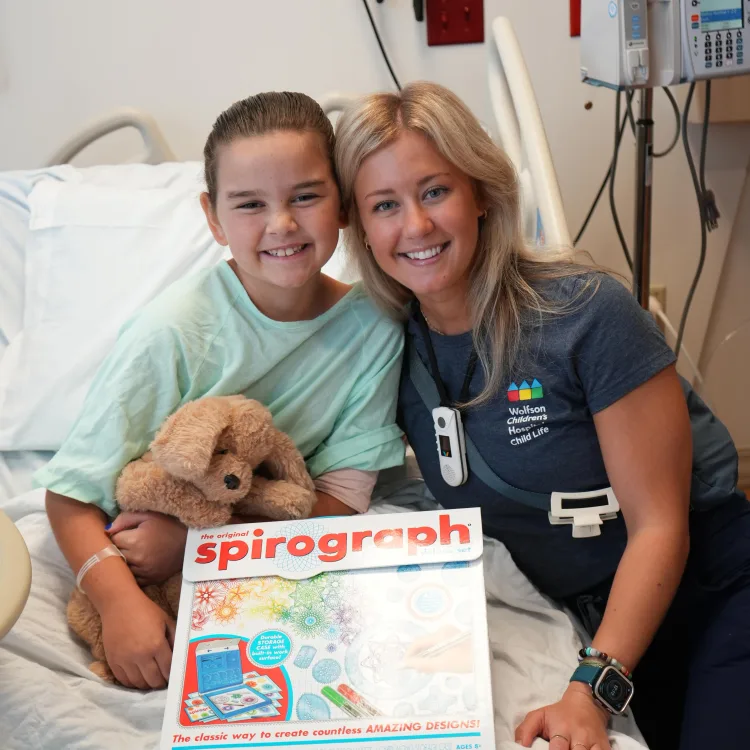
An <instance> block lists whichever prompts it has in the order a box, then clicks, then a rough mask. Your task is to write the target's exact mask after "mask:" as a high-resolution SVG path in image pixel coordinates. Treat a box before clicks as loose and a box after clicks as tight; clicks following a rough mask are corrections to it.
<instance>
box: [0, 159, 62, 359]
mask: <svg viewBox="0 0 750 750" xmlns="http://www.w3.org/2000/svg"><path fill="white" fill-rule="evenodd" d="M73 171H74V170H73V168H72V167H68V166H60V167H51V168H49V169H33V170H26V171H20V172H2V173H0V359H1V358H2V356H3V352H4V351H5V349H6V348H7V346H8V343H9V342H10V340H11V339H12V338H13V337H14V336H16V335H17V334H18V332H19V331H20V330H21V325H22V319H23V288H24V247H25V246H26V235H27V234H28V230H29V207H28V197H29V193H30V192H31V191H32V189H33V187H34V185H36V183H37V182H39V181H40V180H43V179H50V178H51V179H58V180H59V179H69V178H70V177H71V176H72V173H73Z"/></svg>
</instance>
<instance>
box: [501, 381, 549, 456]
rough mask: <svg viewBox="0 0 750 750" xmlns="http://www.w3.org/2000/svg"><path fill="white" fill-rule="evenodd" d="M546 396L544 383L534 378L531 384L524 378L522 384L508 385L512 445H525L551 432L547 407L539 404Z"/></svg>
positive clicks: (509, 425) (509, 428)
mask: <svg viewBox="0 0 750 750" xmlns="http://www.w3.org/2000/svg"><path fill="white" fill-rule="evenodd" d="M542 398H544V388H543V387H542V384H541V383H540V382H539V381H538V380H537V379H536V378H533V379H532V381H531V385H529V382H528V380H524V381H523V382H522V383H521V385H517V384H516V383H511V384H510V386H509V387H508V401H510V403H511V404H515V405H514V406H509V407H508V434H509V435H510V444H511V445H524V444H525V443H530V442H531V441H532V440H535V439H536V438H539V437H542V435H547V434H548V433H549V427H547V425H546V424H545V423H546V421H547V407H546V406H543V405H542V404H539V403H538V402H539V400H540V399H542Z"/></svg>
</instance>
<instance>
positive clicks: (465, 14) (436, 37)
mask: <svg viewBox="0 0 750 750" xmlns="http://www.w3.org/2000/svg"><path fill="white" fill-rule="evenodd" d="M426 2H427V12H426V13H425V15H426V16H427V44H428V45H429V46H430V47H434V46H435V45H439V44H473V43H475V42H483V41H484V0H426Z"/></svg>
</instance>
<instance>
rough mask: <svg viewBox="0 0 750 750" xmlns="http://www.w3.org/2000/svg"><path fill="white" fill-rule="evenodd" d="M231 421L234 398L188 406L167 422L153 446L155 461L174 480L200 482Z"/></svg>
mask: <svg viewBox="0 0 750 750" xmlns="http://www.w3.org/2000/svg"><path fill="white" fill-rule="evenodd" d="M231 417H232V399H231V398H225V397H221V396H209V397H206V398H201V399H198V400H197V401H191V402H189V403H187V404H185V405H184V406H182V407H180V408H179V409H178V410H177V411H176V412H175V413H174V414H173V415H172V416H171V417H169V419H167V421H166V422H165V423H164V424H163V425H162V428H161V429H160V430H159V432H158V433H157V434H156V437H155V438H154V441H153V443H151V451H152V454H153V457H154V461H156V463H158V464H159V465H160V466H162V467H163V468H164V469H165V470H166V471H168V472H169V473H170V474H171V475H172V476H175V477H178V478H180V479H185V480H187V481H188V482H193V481H195V480H196V479H200V478H201V477H202V476H203V475H204V474H205V473H206V471H208V466H209V464H210V463H211V457H212V456H213V454H214V451H215V450H216V443H217V441H218V439H219V436H220V435H221V433H222V432H223V431H224V430H225V429H226V428H227V426H228V425H229V422H230V420H231Z"/></svg>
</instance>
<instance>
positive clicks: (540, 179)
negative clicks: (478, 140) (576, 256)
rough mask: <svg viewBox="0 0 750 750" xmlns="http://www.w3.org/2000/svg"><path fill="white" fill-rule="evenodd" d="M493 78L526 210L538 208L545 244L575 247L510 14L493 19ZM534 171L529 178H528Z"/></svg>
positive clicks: (504, 142)
mask: <svg viewBox="0 0 750 750" xmlns="http://www.w3.org/2000/svg"><path fill="white" fill-rule="evenodd" d="M487 49H488V83H489V91H490V100H491V102H492V111H493V113H494V116H495V122H496V123H497V131H498V135H499V137H500V145H501V146H502V147H503V149H504V150H505V152H506V153H507V154H508V156H509V157H510V159H511V161H512V162H513V164H514V165H515V167H516V170H517V171H518V174H519V176H520V179H521V185H522V189H523V193H524V206H525V210H526V211H529V210H534V209H535V208H536V209H538V211H539V215H540V217H541V224H542V228H543V237H544V241H543V244H545V245H547V246H550V247H561V246H562V247H570V246H571V244H572V243H571V238H570V231H569V230H568V223H567V221H566V219H565V212H564V210H563V203H562V196H561V195H560V186H559V184H558V182H557V174H556V173H555V167H554V164H553V162H552V154H551V152H550V149H549V143H548V141H547V134H546V132H545V130H544V123H543V122H542V116H541V113H540V112H539V106H538V104H537V102H536V96H535V95H534V87H533V86H532V84H531V78H530V76H529V71H528V69H527V67H526V62H525V61H524V57H523V52H522V51H521V47H520V45H519V43H518V38H517V37H516V33H515V31H514V30H513V26H512V25H511V23H510V21H509V20H508V19H507V18H502V17H500V18H496V19H495V20H494V21H493V22H492V35H491V38H490V40H489V43H488V45H487ZM525 175H529V177H530V179H524V177H525Z"/></svg>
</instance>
